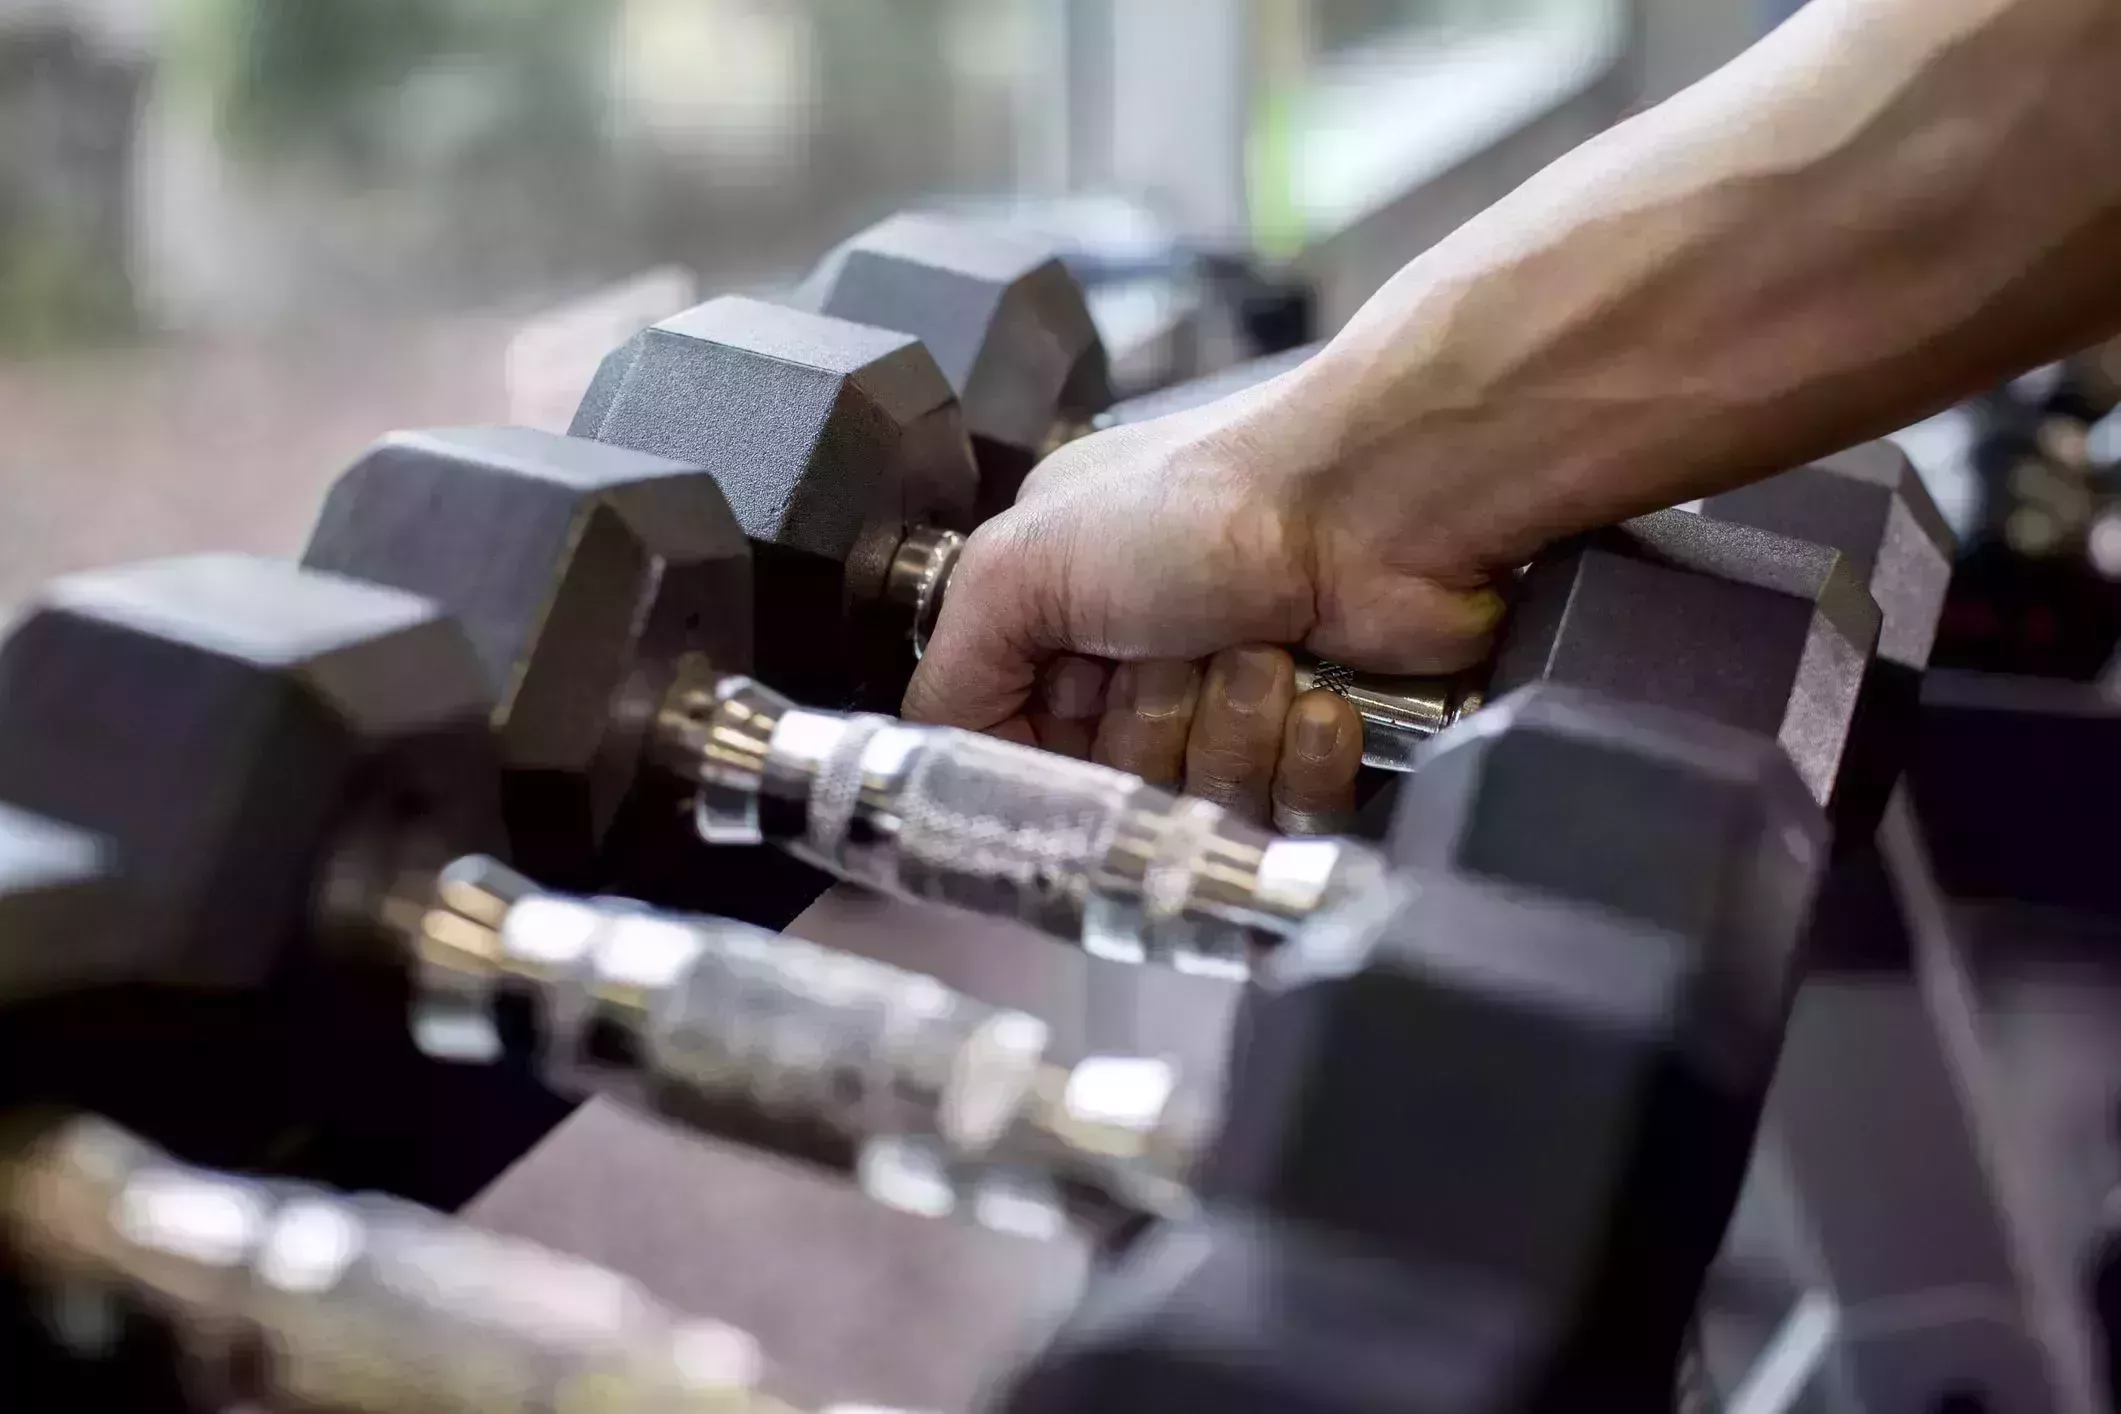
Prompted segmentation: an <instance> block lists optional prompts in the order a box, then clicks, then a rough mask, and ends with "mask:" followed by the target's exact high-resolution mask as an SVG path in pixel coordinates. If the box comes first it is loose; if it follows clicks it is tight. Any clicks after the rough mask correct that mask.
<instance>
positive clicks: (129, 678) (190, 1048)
mask: <svg viewBox="0 0 2121 1414" xmlns="http://www.w3.org/2000/svg"><path fill="white" fill-rule="evenodd" d="M488 703H489V699H488V697H487V694H486V688H485V683H484V681H483V679H482V675H481V673H480V671H479V667H478V662H477V659H476V657H475V656H474V655H473V653H472V651H471V648H470V645H469V644H468V643H467V641H466V640H465V638H464V635H463V633H462V631H461V630H460V629H459V628H458V627H457V626H456V624H455V623H454V622H452V621H451V620H450V619H449V618H448V617H447V616H446V615H445V614H444V613H443V612H442V611H441V610H440V609H439V608H438V607H437V606H435V605H434V604H433V603H431V602H430V601H427V600H425V599H421V598H418V597H416V596H414V595H411V594H406V593H404V592H402V591H399V590H395V589H388V588H384V587H381V586H377V585H371V584H365V583H361V582H358V581H355V580H351V579H346V578H344V577H341V576H338V575H332V574H325V573H322V572H318V571H312V570H304V569H301V568H300V567H298V566H295V565H293V564H288V563H284V562H279V561H273V560H264V559H256V558H250V557H245V556H233V555H213V556H198V557H190V558H183V559H174V560H162V561H155V562H150V563H146V564H138V565H131V566H126V567H122V568H118V569H111V570H103V571H97V572H93V573H88V574H82V575H76V576H73V577H70V578H67V579H62V580H59V581H56V582H54V583H53V584H51V585H49V586H47V587H46V588H45V589H44V590H43V591H42V592H41V593H40V594H39V595H38V597H37V598H36V599H35V600H34V601H33V602H32V604H31V605H30V606H29V608H28V609H27V610H26V612H25V613H24V615H23V617H22V618H21V619H20V620H19V621H18V622H17V624H16V625H15V627H14V629H13V631H12V633H11V634H10V635H9V637H8V638H7V640H6V641H5V643H4V644H0V799H5V800H8V801H10V802H12V803H14V804H16V805H17V806H19V807H22V808H25V809H28V810H30V811H33V812H35V813H38V814H41V815H44V816H48V817H51V818H53V819H56V820H59V821H62V822H65V823H67V824H69V825H71V826H73V827H75V828H77V829H81V830H84V831H87V832H90V833H92V834H95V835H98V836H100V837H101V838H102V839H103V840H104V841H105V842H106V847H107V850H108V858H109V859H110V860H111V861H112V863H113V864H114V866H115V868H116V871H117V873H118V875H119V878H120V880H121V882H122V885H123V894H124V897H123V899H122V906H121V909H120V916H119V918H118V920H117V925H118V927H119V932H118V939H119V941H118V942H117V943H115V944H113V946H114V947H116V948H118V949H119V950H120V951H121V952H122V955H123V963H124V966H123V976H122V977H117V978H113V979H112V981H113V985H110V986H108V987H105V988H101V989H98V991H97V992H96V993H94V994H88V993H79V994H71V995H65V996H59V997H56V998H53V999H51V1001H50V1002H49V1004H48V1005H40V1006H38V1007H36V1008H35V1009H34V1011H35V1014H34V1016H22V1015H17V1016H14V1017H11V1018H10V1022H9V1024H8V1025H6V1026H0V1034H4V1037H5V1042H6V1046H7V1047H8V1048H9V1049H10V1054H9V1055H7V1056H6V1057H0V1061H4V1063H0V1072H5V1073H6V1074H7V1075H8V1076H10V1077H12V1081H13V1084H12V1087H11V1097H12V1098H13V1099H15V1100H16V1101H18V1102H32V1101H33V1102H37V1103H45V1104H65V1105H66V1106H68V1107H70V1108H91V1109H94V1110H96V1111H97V1112H101V1113H105V1114H108V1115H111V1116H112V1117H113V1118H116V1119H119V1120H120V1121H122V1122H124V1123H126V1124H128V1125H131V1126H134V1127H136V1128H139V1129H141V1130H143V1131H144V1132H147V1133H151V1134H154V1135H155V1136H156V1138H157V1139H158V1140H161V1141H163V1142H168V1143H173V1144H178V1145H179V1146H180V1147H183V1148H184V1149H185V1151H186V1152H188V1153H196V1154H198V1155H199V1156H200V1157H201V1158H202V1159H210V1160H211V1161H213V1162H217V1163H226V1164H230V1165H235V1166H244V1165H251V1164H256V1163H259V1162H261V1161H262V1160H263V1159H265V1158H266V1157H267V1156H268V1155H270V1156H271V1157H272V1159H273V1161H274V1163H275V1166H277V1167H280V1168H282V1169H285V1170H287V1171H289V1172H295V1173H314V1174H317V1175H319V1176H328V1177H333V1178H336V1179H340V1180H343V1181H346V1182H349V1183H353V1184H365V1185H383V1186H389V1187H392V1188H394V1189H396V1190H397V1191H401V1192H407V1193H418V1194H420V1195H421V1196H423V1197H427V1196H434V1197H436V1198H438V1199H442V1200H447V1199H448V1198H450V1197H451V1196H452V1194H451V1193H449V1192H445V1191H443V1188H442V1187H438V1186H437V1185H438V1184H441V1183H442V1181H443V1178H444V1177H446V1175H443V1174H442V1173H441V1169H440V1168H437V1167H436V1166H435V1164H434V1163H432V1162H431V1159H432V1158H433V1157H434V1156H433V1155H431V1154H430V1153H429V1152H428V1146H429V1145H430V1144H431V1143H433V1142H434V1141H435V1139H436V1138H437V1137H438V1136H457V1137H455V1138H452V1139H451V1142H453V1143H461V1144H464V1145H470V1144H471V1141H472V1140H473V1139H474V1138H477V1137H481V1136H483V1137H489V1138H497V1142H499V1144H500V1146H501V1147H507V1146H508V1145H510V1144H514V1145H517V1146H520V1144H521V1143H522V1142H526V1141H527V1140H528V1139H529V1138H530V1137H532V1135H533V1134H535V1133H536V1132H537V1131H538V1129H539V1127H540V1126H542V1125H548V1124H550V1123H551V1121H552V1120H553V1119H554V1118H555V1117H556V1113H557V1112H556V1110H555V1109H554V1108H553V1107H551V1106H550V1104H549V1103H546V1104H545V1105H544V1106H543V1107H542V1108H538V1107H533V1108H532V1110H521V1109H516V1110H509V1109H508V1108H507V1104H506V1103H503V1104H496V1103H492V1102H494V1101H495V1100H496V1095H495V1093H494V1092H493V1091H492V1090H491V1089H490V1088H488V1089H484V1090H482V1091H481V1092H480V1097H481V1098H482V1099H483V1100H485V1101H487V1102H488V1103H486V1104H483V1105H481V1106H480V1108H479V1110H478V1113H479V1114H480V1123H479V1124H478V1125H467V1124H466V1123H465V1122H464V1120H463V1118H462V1116H461V1114H459V1115H456V1116H453V1117H452V1118H451V1119H450V1120H449V1121H448V1122H447V1123H446V1124H441V1125H437V1123H436V1117H435V1116H434V1114H433V1113H431V1107H433V1106H435V1105H436V1104H437V1101H436V1099H435V1096H436V1088H435V1076H434V1074H433V1072H432V1071H431V1070H430V1069H428V1068H427V1067H426V1066H425V1065H424V1064H423V1063H422V1062H421V1061H420V1059H419V1057H418V1056H417V1054H416V1053H415V1052H414V1050H413V1048H412V1046H411V1043H410V1040H409V1037H408V1036H407V1034H406V1027H405V1015H406V1011H405V1009H406V1006H407V1001H408V994H407V990H406V988H405V985H404V978H403V975H402V973H401V972H400V971H399V970H398V961H399V945H398V937H397V934H396V931H395V929H396V926H397V925H396V924H395V923H394V922H392V921H391V920H390V919H389V918H388V916H387V913H386V909H387V906H388V903H389V901H390V900H391V898H392V897H393V893H394V888H395V886H396V885H397V884H398V883H399V881H401V880H404V879H418V878H420V877H421V876H422V875H423V874H431V871H432V870H433V869H434V868H437V867H439V866H440V865H441V864H442V863H443V862H445V861H446V860H448V859H451V858H455V857H457V856H458V855H460V854H463V853H466V852H477V851H481V850H488V851H491V850H497V849H499V848H500V847H501V844H502V839H501V830H500V816H499V808H498V806H499V802H498V788H497V782H496V772H495V769H494V762H493V751H492V744H491V737H490V733H489V731H488V727H487V714H488ZM11 941H14V942H17V943H20V942H22V941H23V940H19V939H18V940H11ZM39 941H40V940H29V943H28V945H32V946H35V945H38V942H39ZM65 941H66V940H65V939H63V938H60V939H52V938H45V939H42V940H41V944H42V945H44V946H63V945H65ZM460 1088H461V1087H460ZM519 1098H520V1095H517V1096H515V1097H513V1099H519ZM513 1099H511V1100H510V1101H509V1103H512V1102H513ZM504 1111H506V1115H505V1118H504V1117H503V1116H504ZM518 1121H520V1124H518ZM504 1130H505V1131H508V1132H507V1133H505V1134H502V1133H501V1131H504ZM296 1136H306V1137H304V1138H302V1139H301V1142H300V1143H299V1144H295V1143H293V1141H294V1139H295V1137H296ZM447 1166H448V1165H447V1163H444V1164H443V1165H442V1167H444V1168H446V1167H447ZM471 1167H472V1168H479V1167H484V1169H485V1170H486V1173H485V1176H490V1173H491V1171H492V1165H491V1164H490V1163H485V1164H479V1163H472V1164H471ZM445 1186H447V1185H445ZM462 1188H463V1185H462V1184H461V1183H459V1184H457V1185H455V1189H456V1191H455V1192H454V1194H453V1196H454V1197H455V1198H459V1199H460V1198H461V1197H463V1196H465V1194H464V1192H463V1191H462Z"/></svg>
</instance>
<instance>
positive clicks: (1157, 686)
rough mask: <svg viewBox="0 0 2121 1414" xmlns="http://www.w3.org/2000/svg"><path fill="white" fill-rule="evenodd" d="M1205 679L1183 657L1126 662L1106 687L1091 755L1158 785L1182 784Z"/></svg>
mask: <svg viewBox="0 0 2121 1414" xmlns="http://www.w3.org/2000/svg"><path fill="white" fill-rule="evenodd" d="M1200 685H1201V675H1200V668H1199V667H1198V666H1197V665H1196V664H1193V663H1189V662H1185V661H1182V660H1180V661H1174V660H1168V659H1167V660H1160V661H1154V662H1146V663H1123V664H1121V665H1120V667H1119V668H1118V670H1117V671H1115V672H1114V673H1113V674H1112V682H1111V687H1110V690H1109V691H1108V692H1107V693H1106V699H1105V715H1104V719H1103V720H1102V721H1101V722H1099V723H1098V728H1097V743H1096V746H1095V748H1094V749H1093V751H1092V752H1091V757H1092V759H1093V760H1095V761H1098V762H1100V763H1101V764H1103V765H1106V766H1112V767H1115V768H1117V769H1118V770H1122V771H1127V772H1131V773H1132V774H1134V775H1137V776H1140V777H1141V778H1142V779H1143V780H1145V781H1148V782H1150V783H1151V784H1153V785H1159V786H1170V787H1174V788H1175V787H1177V786H1178V785H1179V784H1180V782H1182V781H1183V780H1184V779H1185V774H1186V738H1187V737H1188V735H1189V734H1190V733H1191V731H1192V728H1193V714H1194V711H1195V709H1196V708H1197V707H1198V705H1199V702H1200Z"/></svg>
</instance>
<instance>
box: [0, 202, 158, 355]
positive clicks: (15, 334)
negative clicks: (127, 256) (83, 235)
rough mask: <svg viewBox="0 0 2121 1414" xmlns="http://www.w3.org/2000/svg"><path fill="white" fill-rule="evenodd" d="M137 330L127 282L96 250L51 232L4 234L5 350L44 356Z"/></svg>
mask: <svg viewBox="0 0 2121 1414" xmlns="http://www.w3.org/2000/svg"><path fill="white" fill-rule="evenodd" d="M132 327H133V310H132V302H131V300H130V298H129V295H128V291H127V289H126V287H125V285H124V282H123V281H122V280H120V279H117V278H115V277H114V275H113V272H112V270H111V268H110V263H109V262H108V261H107V260H105V259H103V258H102V257H101V256H100V255H99V254H98V253H96V248H95V247H94V246H93V245H92V244H90V243H88V242H84V241H81V240H78V239H75V238H73V236H72V234H71V233H67V232H61V231H55V230H49V229H43V230H40V229H36V228H30V229H23V228H21V227H19V226H15V227H11V228H10V229H9V230H8V231H6V232H5V233H4V234H0V348H5V349H10V350H27V351H29V352H33V353H36V352H44V351H47V350H51V349H55V348H61V347H65V346H68V345H74V344H82V343H93V342H96V341H98V340H101V339H105V338H113V337H117V336H119V335H121V334H125V333H128V332H130V331H131V329H132Z"/></svg>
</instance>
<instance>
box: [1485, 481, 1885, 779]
mask: <svg viewBox="0 0 2121 1414" xmlns="http://www.w3.org/2000/svg"><path fill="white" fill-rule="evenodd" d="M1877 640H1878V608H1877V606H1876V605H1875V604H1873V603H1872V602H1871V598H1870V595H1869V594H1867V593H1866V592H1865V591H1864V586H1863V584H1862V582H1861V580H1860V579H1859V578H1858V576H1857V574H1856V572H1855V569H1854V567H1853V565H1852V563H1851V562H1850V560H1849V559H1848V557H1847V556H1845V555H1842V554H1840V553H1839V552H1837V551H1835V550H1833V549H1831V548H1828V547H1824V546H1820V545H1814V544H1811V543H1808V542H1806V541H1801V540H1792V539H1790V538H1788V537H1786V536H1781V535H1775V534H1772V533H1770V532H1767V531H1764V530H1757V529H1755V528H1753V527H1751V526H1747V525H1737V524H1732V523H1729V522H1724V521H1716V520H1710V519H1707V518H1704V517H1702V516H1698V515H1694V514H1691V513H1689V512H1686V511H1677V510H1674V511H1660V512H1658V513H1657V514H1655V515H1647V516H1640V517H1637V518H1636V519H1634V520H1630V521H1626V522H1623V523H1622V524H1620V525H1617V526H1614V527H1612V528H1610V529H1608V530H1603V531H1598V532H1595V533H1593V534H1590V535H1586V536H1581V537H1579V538H1577V539H1576V540H1573V541H1570V542H1567V543H1565V544H1563V545H1561V546H1558V547H1557V548H1556V549H1554V550H1553V551H1552V552H1550V553H1548V554H1546V555H1543V556H1541V557H1540V559H1539V560H1537V561H1536V562H1534V564H1533V565H1532V567H1531V568H1530V569H1529V570H1528V571H1526V573H1525V575H1524V577H1523V579H1522V580H1521V581H1520V582H1519V584H1518V588H1517V594H1516V599H1515V602H1514V604H1513V606H1512V611H1511V618H1510V622H1509V624H1508V625H1507V626H1506V628H1505V630H1504V634H1503V640H1502V643H1501V645H1500V647H1499V648H1498V650H1497V652H1496V657H1495V664H1494V668H1493V671H1492V673H1491V674H1490V677H1489V682H1488V696H1489V697H1490V698H1495V697H1500V696H1502V695H1503V694H1505V693H1507V692H1510V691H1511V690H1513V689H1515V688H1518V687H1522V686H1525V685H1527V684H1529V683H1535V682H1555V683H1567V684H1571V685H1574V686H1577V687H1584V688H1589V689H1591V690H1593V691H1596V692H1600V693H1604V694H1606V695H1608V696H1611V697H1614V698H1618V699H1620V700H1622V701H1627V702H1640V703H1643V704H1645V705H1648V706H1653V707H1669V708H1676V709H1678V710H1680V711H1683V712H1690V713H1693V714H1694V715H1696V716H1700V717H1706V718H1709V719H1710V720H1712V721H1718V722H1723V723H1726V724H1728V725H1730V726H1736V727H1743V728H1745V729H1746V730H1747V731H1751V732H1757V733H1759V734H1760V735H1762V736H1765V737H1768V738H1770V739H1771V740H1775V741H1779V742H1781V743H1782V746H1783V749H1784V750H1785V751H1786V752H1787V753H1788V754H1789V757H1790V760H1791V761H1792V762H1793V763H1795V765H1796V767H1797V773H1798V775H1799V776H1801V777H1802V778H1803V780H1804V783H1805V786H1806V787H1807V788H1808V789H1809V790H1810V791H1811V792H1812V796H1813V798H1814V799H1816V800H1818V801H1820V802H1821V803H1823V804H1826V803H1830V802H1832V801H1833V800H1834V798H1835V796H1836V794H1837V793H1838V791H1839V790H1840V788H1841V781H1842V771H1843V768H1844V765H1845V763H1846V760H1847V754H1848V753H1847V747H1848V738H1849V732H1850V730H1851V726H1852V724H1853V722H1854V719H1855V714H1856V707H1857V703H1858V700H1859V697H1860V693H1861V688H1862V685H1863V679H1864V673H1865V670H1866V668H1867V667H1868V665H1869V662H1870V659H1871V654H1872V651H1873V649H1874V647H1875V645H1876V643H1877Z"/></svg>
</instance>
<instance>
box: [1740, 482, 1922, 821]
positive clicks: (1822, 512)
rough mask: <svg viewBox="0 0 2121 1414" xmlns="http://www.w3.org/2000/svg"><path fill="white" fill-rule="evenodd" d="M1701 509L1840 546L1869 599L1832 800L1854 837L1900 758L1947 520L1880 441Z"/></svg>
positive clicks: (1879, 808)
mask: <svg viewBox="0 0 2121 1414" xmlns="http://www.w3.org/2000/svg"><path fill="white" fill-rule="evenodd" d="M1701 514H1703V515H1704V516H1707V517H1709V518H1711V519H1714V520H1726V521H1735V522H1737V523H1740V524H1744V525H1752V526H1758V527H1759V528H1760V529H1762V530H1771V531H1774V532H1775V533H1776V534H1778V535H1787V536H1792V537H1794V538H1796V539H1799V540H1806V541H1810V542H1812V543H1813V544H1817V545H1825V546H1829V547H1831V548H1833V549H1835V550H1839V551H1840V552H1841V553H1842V554H1843V555H1844V556H1846V557H1847V559H1848V562H1849V567H1850V569H1851V570H1852V571H1853V572H1854V573H1855V575H1856V577H1857V579H1858V580H1859V581H1861V582H1862V584H1863V585H1864V587H1865V588H1866V589H1868V590H1869V591H1870V595H1871V598H1872V599H1873V600H1874V601H1875V602H1876V603H1877V605H1878V610H1879V629H1878V651H1877V654H1876V656H1875V657H1874V659H1873V660H1872V663H1871V666H1870V670H1869V673H1868V675H1867V676H1866V678H1865V679H1864V683H1863V688H1862V693H1861V697H1860V700H1859V702H1858V706H1857V711H1856V718H1855V721H1854V722H1853V724H1852V725H1851V728H1850V732H1849V745H1848V749H1847V753H1846V756H1847V765H1846V766H1845V767H1844V769H1843V772H1842V777H1843V781H1842V786H1841V788H1840V790H1839V791H1838V792H1837V794H1836V800H1835V804H1834V811H1833V816H1834V827H1835V835H1836V841H1837V845H1838V846H1839V847H1842V848H1857V847H1860V846H1862V845H1864V844H1866V843H1868V841H1869V840H1870V838H1871V836H1872V834H1874V833H1875V832H1876V830H1877V828H1878V819H1879V816H1880V815H1882V814H1883V813H1884V810H1885V802H1886V798H1887V796H1888V795H1890V794H1891V792H1892V788H1893V785H1894V783H1895V782H1897V781H1898V780H1899V777H1900V771H1901V767H1902V765H1903V764H1904V761H1905V756H1906V751H1907V743H1908V740H1909V737H1910V734H1911V733H1912V731H1913V728H1914V715H1915V707H1916V698H1917V696H1918V694H1919V691H1920V687H1921V680H1922V674H1923V673H1924V671H1925V670H1927V668H1928V667H1929V659H1930V648H1931V646H1932V645H1933V644H1934V643H1935V642H1936V638H1937V628H1938V624H1939V622H1940V620H1941V619H1942V618H1943V615H1944V603H1945V597H1946V595H1947V594H1948V592H1949V591H1950V588H1951V578H1952V562H1953V560H1954V558H1955V557H1956V555H1957V546H1956V545H1955V544H1954V542H1953V539H1952V533H1951V530H1950V528H1949V527H1948V526H1946V524H1945V523H1944V517H1943V515H1942V514H1941V513H1940V512H1939V511H1938V510H1937V505H1936V502H1935V501H1933V500H1932V499H1931V498H1930V495H1929V492H1928V491H1927V490H1926V489H1925V488H1924V487H1923V485H1922V481H1921V478H1920V477H1918V476H1917V475H1916V474H1915V469H1914V467H1913V466H1912V465H1911V464H1910V463H1909V462H1908V459H1907V456H1906V454H1905V453H1903V452H1902V451H1901V450H1900V449H1899V448H1898V447H1896V446H1894V445H1893V444H1892V443H1890V442H1867V443H1864V444H1863V445H1861V446H1857V447H1851V448H1850V449H1848V450H1847V451H1844V452H1838V453H1836V454H1835V455H1833V456H1830V457H1824V458H1821V459H1820V460H1819V461H1816V462H1812V463H1809V464H1807V465H1805V466H1801V467H1798V468H1796V469H1795V470H1793V471H1787V472H1784V473H1782V474H1781V475H1779V476H1774V477H1770V478H1768V479H1767V480H1765V481H1760V482H1755V483H1754V484H1752V485H1750V486H1744V487H1740V488H1739V489H1737V490H1735V491H1727V492H1725V493H1723V494H1722V495H1718V496H1711V497H1709V498H1708V499H1707V500H1705V501H1704V502H1703V503H1702V506H1701Z"/></svg>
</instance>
